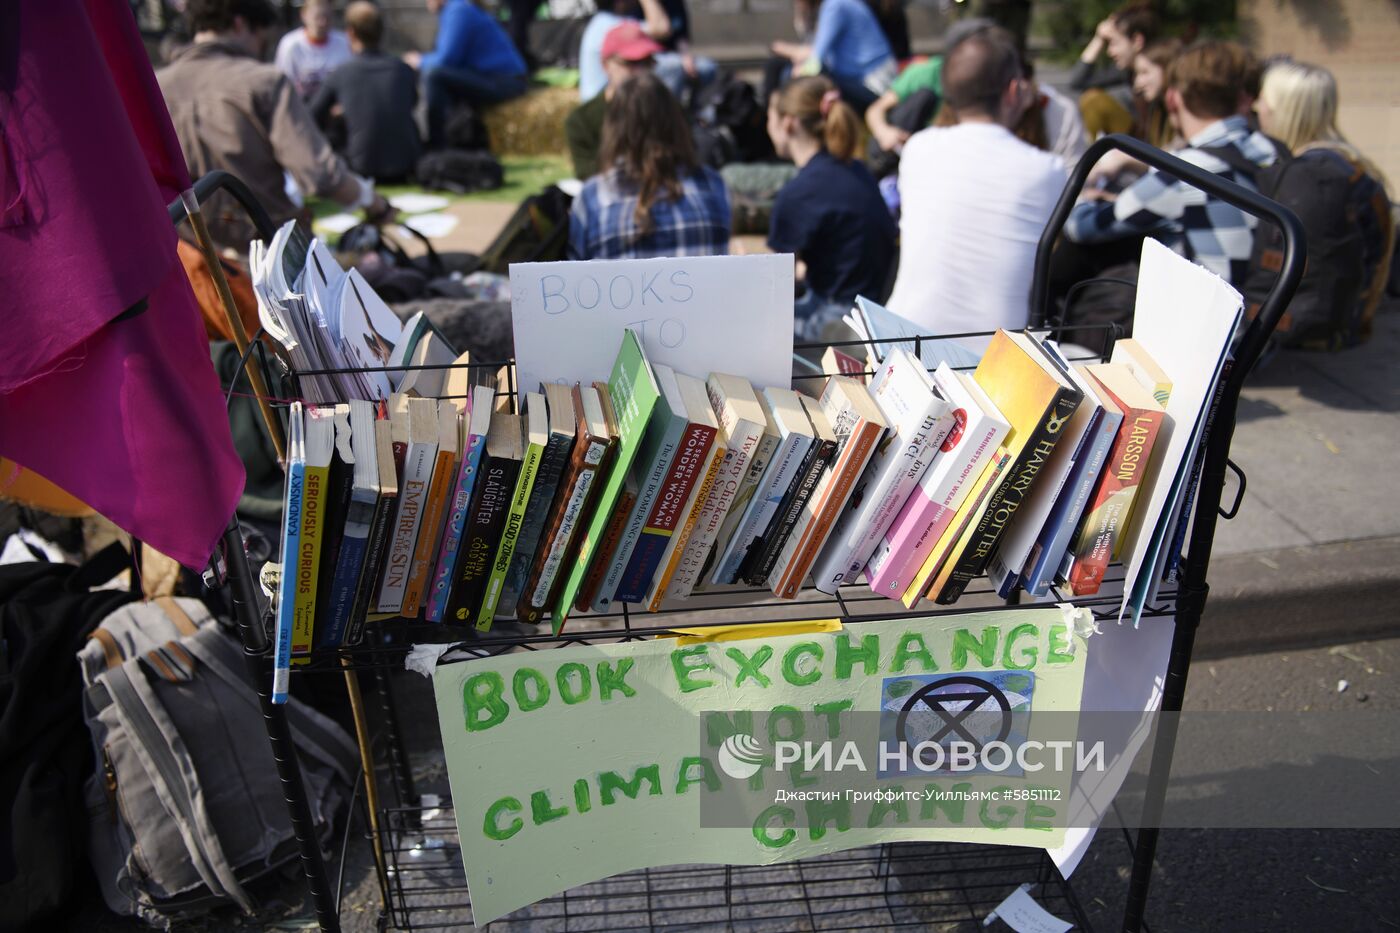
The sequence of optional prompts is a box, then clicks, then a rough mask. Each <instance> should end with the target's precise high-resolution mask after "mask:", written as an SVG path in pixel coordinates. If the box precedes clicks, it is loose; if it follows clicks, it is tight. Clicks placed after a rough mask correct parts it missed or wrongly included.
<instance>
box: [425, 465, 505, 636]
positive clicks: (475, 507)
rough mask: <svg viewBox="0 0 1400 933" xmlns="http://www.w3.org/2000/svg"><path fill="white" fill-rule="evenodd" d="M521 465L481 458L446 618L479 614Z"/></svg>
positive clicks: (457, 619)
mask: <svg viewBox="0 0 1400 933" xmlns="http://www.w3.org/2000/svg"><path fill="white" fill-rule="evenodd" d="M519 465H520V464H519V462H518V461H515V460H499V459H495V458H492V457H490V456H484V457H483V458H482V467H481V473H480V475H479V476H478V477H477V480H476V485H475V488H474V489H473V490H472V504H471V506H470V507H469V508H468V510H467V523H466V530H465V531H464V532H463V536H462V545H461V549H460V551H459V552H458V554H457V568H456V570H455V571H454V576H455V579H454V580H453V581H452V588H451V590H450V591H449V592H448V595H447V607H446V608H445V609H444V610H443V618H444V619H450V620H452V621H454V622H469V621H471V619H472V618H473V616H474V615H475V614H476V607H477V606H478V605H480V602H481V591H482V588H483V587H484V586H485V585H486V577H487V575H488V574H489V573H490V571H491V555H492V553H493V548H494V546H495V543H496V539H497V537H498V535H499V532H500V528H501V525H502V524H504V522H505V514H506V509H507V508H508V507H509V503H510V493H511V488H512V485H511V484H512V483H514V481H515V471H516V470H517V469H519Z"/></svg>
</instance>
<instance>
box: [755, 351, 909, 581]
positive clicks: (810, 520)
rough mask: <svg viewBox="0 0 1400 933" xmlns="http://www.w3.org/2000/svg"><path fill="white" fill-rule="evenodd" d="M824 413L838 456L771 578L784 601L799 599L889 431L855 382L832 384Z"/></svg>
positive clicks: (841, 379)
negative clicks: (808, 573)
mask: <svg viewBox="0 0 1400 933" xmlns="http://www.w3.org/2000/svg"><path fill="white" fill-rule="evenodd" d="M821 411H822V414H823V415H825V416H826V418H827V420H828V421H830V422H831V428H832V430H833V431H834V432H835V434H836V439H837V447H836V453H835V456H834V457H833V459H832V461H831V467H830V468H829V469H828V470H827V472H826V475H825V476H823V477H822V478H821V481H820V483H819V484H818V486H817V488H816V490H815V491H814V492H813V494H812V496H811V498H810V500H809V501H808V502H807V504H806V505H805V506H804V507H803V509H802V515H801V517H800V518H799V519H798V520H797V524H796V525H794V526H793V529H792V532H791V534H790V535H789V536H788V540H787V542H786V543H785V544H784V545H783V549H782V551H781V552H780V554H779V556H778V561H777V564H776V565H775V567H774V569H773V572H772V573H770V575H769V589H771V590H772V591H773V594H774V595H775V596H778V597H779V598H781V599H792V598H793V597H795V596H796V595H797V591H798V589H799V588H800V587H801V586H802V581H803V580H804V579H805V578H806V577H807V572H808V570H810V569H811V566H812V564H813V562H814V561H815V560H816V558H817V554H818V553H819V552H820V551H821V549H822V547H824V546H825V544H826V540H827V538H828V537H829V536H830V534H831V529H832V527H833V526H834V525H835V523H836V518H837V516H838V515H840V514H841V510H842V509H843V508H845V506H846V503H847V501H848V500H849V498H850V496H851V494H852V493H853V492H854V491H855V488H856V484H857V482H858V481H859V480H860V477H861V474H862V473H863V472H864V470H865V467H866V466H867V465H868V464H869V463H870V458H871V457H872V456H873V455H874V453H875V447H876V445H877V444H878V443H879V442H880V438H881V437H882V436H884V433H885V429H886V427H887V425H886V423H885V417H884V415H883V414H882V413H881V412H880V406H879V405H877V404H876V403H875V399H874V398H873V397H871V395H870V391H869V390H868V389H867V388H866V387H865V386H864V385H862V384H861V383H860V382H857V381H856V380H854V379H852V378H850V377H849V376H832V377H831V378H830V379H828V380H827V381H826V388H825V389H823V390H822V397H821Z"/></svg>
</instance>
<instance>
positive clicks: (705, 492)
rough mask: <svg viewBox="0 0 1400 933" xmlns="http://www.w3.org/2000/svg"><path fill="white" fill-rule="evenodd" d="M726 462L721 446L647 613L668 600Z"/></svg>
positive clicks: (653, 585)
mask: <svg viewBox="0 0 1400 933" xmlns="http://www.w3.org/2000/svg"><path fill="white" fill-rule="evenodd" d="M723 460H724V446H723V445H720V446H719V448H718V451H717V452H716V453H715V455H714V456H712V457H711V458H710V468H709V469H708V470H706V471H705V477H704V479H703V480H701V482H700V492H699V493H697V495H696V497H695V500H694V502H695V505H694V507H693V508H692V509H691V510H690V514H689V515H688V516H686V519H685V524H684V525H683V526H681V530H680V534H679V535H678V536H677V537H676V540H675V544H674V545H673V549H672V551H671V559H670V560H668V561H666V566H665V567H663V568H662V569H661V573H660V575H659V576H658V578H657V580H656V581H655V582H654V583H652V597H651V601H650V602H648V603H647V611H648V612H655V611H656V610H658V609H660V608H661V601H662V600H663V599H665V598H666V588H667V587H669V586H670V585H671V578H672V577H674V576H675V575H676V568H677V567H679V566H680V564H681V558H682V557H684V556H685V546H686V544H688V543H689V542H690V536H691V535H692V534H694V533H695V525H696V523H697V522H698V521H699V520H700V513H701V512H703V511H704V510H705V501H706V500H707V499H709V498H710V490H711V489H713V488H714V485H715V477H717V476H719V468H720V464H721V463H722V462H723Z"/></svg>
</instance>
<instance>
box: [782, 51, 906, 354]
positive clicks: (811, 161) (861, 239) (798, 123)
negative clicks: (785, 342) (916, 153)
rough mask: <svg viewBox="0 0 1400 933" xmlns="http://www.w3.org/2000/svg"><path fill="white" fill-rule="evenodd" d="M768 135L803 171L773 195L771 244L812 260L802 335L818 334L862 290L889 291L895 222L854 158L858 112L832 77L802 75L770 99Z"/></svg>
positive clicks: (800, 312) (800, 320)
mask: <svg viewBox="0 0 1400 933" xmlns="http://www.w3.org/2000/svg"><path fill="white" fill-rule="evenodd" d="M768 135H769V136H770V137H772V139H773V148H774V150H775V151H776V152H777V154H778V155H779V156H782V157H783V158H788V159H791V160H792V161H793V163H794V164H795V165H796V166H797V168H798V172H797V177H796V178H794V179H793V180H792V181H790V182H788V183H787V184H786V185H784V186H783V188H782V190H781V191H779V192H778V196H777V198H775V199H774V201H773V213H772V215H771V218H770V221H769V227H768V245H769V247H771V248H772V249H773V251H774V252H779V253H794V254H795V255H796V256H797V259H798V260H799V261H800V262H801V263H802V264H803V265H804V266H805V267H806V272H807V274H806V282H807V291H806V293H805V294H804V295H803V296H802V297H801V298H799V299H798V300H797V305H796V308H795V313H796V319H795V325H794V326H795V331H796V336H797V338H798V339H799V340H817V339H820V338H821V332H822V329H823V327H824V326H825V325H827V324H828V323H830V322H831V321H835V320H839V319H840V318H841V317H842V315H844V314H845V313H846V312H847V311H849V310H850V309H851V305H852V304H853V303H854V301H855V298H856V296H857V295H865V296H866V297H868V298H871V299H872V300H881V299H883V298H884V293H885V289H886V286H887V283H888V279H889V274H890V266H891V264H892V262H893V260H894V249H895V237H896V235H897V232H898V231H897V229H896V227H895V223H894V220H893V219H892V218H891V217H890V214H889V211H887V210H886V209H885V203H884V201H883V200H882V199H881V198H880V191H879V189H878V188H877V187H876V186H875V179H874V178H872V177H871V175H870V172H869V171H867V170H866V168H865V166H864V165H862V164H861V163H860V162H858V161H856V153H857V151H858V149H859V147H860V139H861V127H860V117H858V116H856V113H855V111H854V110H852V109H851V107H850V105H848V104H846V103H845V102H844V101H842V100H841V92H840V91H838V90H837V89H836V85H835V84H833V83H832V82H831V81H829V80H827V79H826V78H823V77H820V76H813V77H809V78H798V79H797V80H796V81H793V82H791V83H790V84H788V85H787V86H786V87H784V88H783V89H782V90H781V91H779V92H778V93H776V94H774V95H773V97H772V99H771V100H770V101H769V103H768Z"/></svg>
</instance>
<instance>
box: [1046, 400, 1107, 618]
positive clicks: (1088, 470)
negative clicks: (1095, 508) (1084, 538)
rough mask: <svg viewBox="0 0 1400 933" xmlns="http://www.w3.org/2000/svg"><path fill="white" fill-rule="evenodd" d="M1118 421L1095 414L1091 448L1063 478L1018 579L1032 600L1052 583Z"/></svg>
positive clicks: (1100, 469)
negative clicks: (1062, 483)
mask: <svg viewBox="0 0 1400 933" xmlns="http://www.w3.org/2000/svg"><path fill="white" fill-rule="evenodd" d="M1122 421H1123V416H1122V415H1121V414H1118V413H1113V412H1109V411H1106V410H1105V411H1101V412H1100V413H1099V415H1098V424H1096V425H1094V426H1092V427H1091V428H1090V432H1092V433H1093V438H1094V441H1093V444H1092V445H1091V446H1090V447H1089V450H1088V452H1087V453H1086V454H1085V455H1084V456H1083V457H1081V458H1080V459H1079V460H1078V461H1077V462H1076V463H1075V464H1074V466H1073V467H1072V468H1071V470H1070V475H1069V476H1068V477H1066V478H1065V485H1064V488H1063V489H1062V490H1061V492H1060V497H1059V498H1058V499H1056V500H1055V505H1054V507H1053V508H1052V509H1051V510H1050V517H1049V518H1048V519H1046V522H1045V527H1044V528H1043V529H1042V530H1041V533H1040V538H1039V539H1038V540H1037V541H1036V543H1035V547H1033V548H1032V549H1031V556H1030V559H1029V560H1028V561H1027V562H1026V564H1027V568H1028V569H1027V570H1026V571H1025V573H1023V574H1022V575H1021V588H1022V589H1024V590H1025V591H1026V592H1027V593H1030V594H1031V595H1032V596H1045V595H1046V594H1048V593H1049V592H1050V584H1051V583H1053V582H1054V581H1055V574H1056V572H1057V571H1058V570H1059V568H1060V562H1061V561H1062V560H1063V559H1064V556H1065V552H1066V551H1067V550H1069V545H1070V541H1071V539H1072V538H1073V537H1074V530H1075V528H1077V527H1078V525H1079V517H1080V515H1082V514H1083V512H1084V509H1085V507H1086V506H1087V505H1088V504H1089V494H1090V493H1091V492H1093V489H1094V481H1095V480H1097V479H1098V478H1099V473H1100V472H1102V471H1103V466H1104V461H1105V460H1106V459H1107V458H1108V452H1109V450H1110V449H1111V448H1112V447H1113V439H1114V438H1115V437H1116V436H1117V435H1118V426H1119V424H1121V423H1122Z"/></svg>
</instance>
